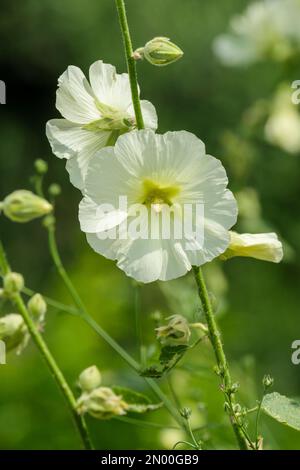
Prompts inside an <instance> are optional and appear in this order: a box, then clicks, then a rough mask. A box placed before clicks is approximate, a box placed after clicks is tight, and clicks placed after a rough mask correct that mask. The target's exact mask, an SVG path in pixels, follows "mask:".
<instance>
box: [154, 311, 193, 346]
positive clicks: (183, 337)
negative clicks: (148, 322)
mask: <svg viewBox="0 0 300 470" xmlns="http://www.w3.org/2000/svg"><path fill="white" fill-rule="evenodd" d="M167 320H169V323H168V324H167V325H165V326H160V327H159V328H156V329H155V331H156V336H157V339H158V340H159V341H160V342H161V343H162V344H164V345H169V346H176V345H180V344H188V342H189V339H190V336H191V331H190V328H189V324H188V322H187V320H186V319H185V318H184V317H182V316H181V315H172V316H171V317H168V318H167Z"/></svg>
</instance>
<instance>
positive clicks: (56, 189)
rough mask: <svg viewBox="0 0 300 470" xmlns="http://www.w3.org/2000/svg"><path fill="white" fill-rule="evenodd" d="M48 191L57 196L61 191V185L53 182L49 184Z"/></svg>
mask: <svg viewBox="0 0 300 470" xmlns="http://www.w3.org/2000/svg"><path fill="white" fill-rule="evenodd" d="M48 192H49V194H50V196H53V197H57V196H59V195H60V193H61V187H60V186H59V184H56V183H53V184H51V185H50V186H49V189H48Z"/></svg>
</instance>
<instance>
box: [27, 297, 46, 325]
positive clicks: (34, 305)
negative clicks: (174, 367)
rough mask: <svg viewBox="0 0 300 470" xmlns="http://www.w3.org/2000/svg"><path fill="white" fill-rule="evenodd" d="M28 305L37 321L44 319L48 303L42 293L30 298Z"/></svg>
mask: <svg viewBox="0 0 300 470" xmlns="http://www.w3.org/2000/svg"><path fill="white" fill-rule="evenodd" d="M27 307H28V310H29V312H30V313H31V315H32V317H33V319H34V320H35V321H38V322H43V321H44V319H45V315H46V312H47V304H46V302H45V300H44V298H43V297H42V296H41V294H34V295H33V296H32V297H31V299H30V300H29V302H28V304H27Z"/></svg>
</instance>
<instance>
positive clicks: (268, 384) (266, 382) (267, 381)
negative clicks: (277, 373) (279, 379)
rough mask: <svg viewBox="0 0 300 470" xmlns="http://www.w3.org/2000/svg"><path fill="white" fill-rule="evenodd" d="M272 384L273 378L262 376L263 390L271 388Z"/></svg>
mask: <svg viewBox="0 0 300 470" xmlns="http://www.w3.org/2000/svg"><path fill="white" fill-rule="evenodd" d="M273 383H274V379H273V377H271V376H270V375H269V374H267V375H265V376H264V378H263V386H264V388H265V390H267V389H268V388H271V387H272V386H273Z"/></svg>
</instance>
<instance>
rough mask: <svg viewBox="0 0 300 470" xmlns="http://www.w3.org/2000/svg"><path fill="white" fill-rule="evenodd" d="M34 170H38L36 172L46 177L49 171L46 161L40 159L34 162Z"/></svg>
mask: <svg viewBox="0 0 300 470" xmlns="http://www.w3.org/2000/svg"><path fill="white" fill-rule="evenodd" d="M34 168H35V169H36V172H37V173H39V174H40V175H45V174H46V173H47V171H48V163H47V162H45V160H42V159H41V158H38V159H37V160H36V161H35V162H34Z"/></svg>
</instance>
